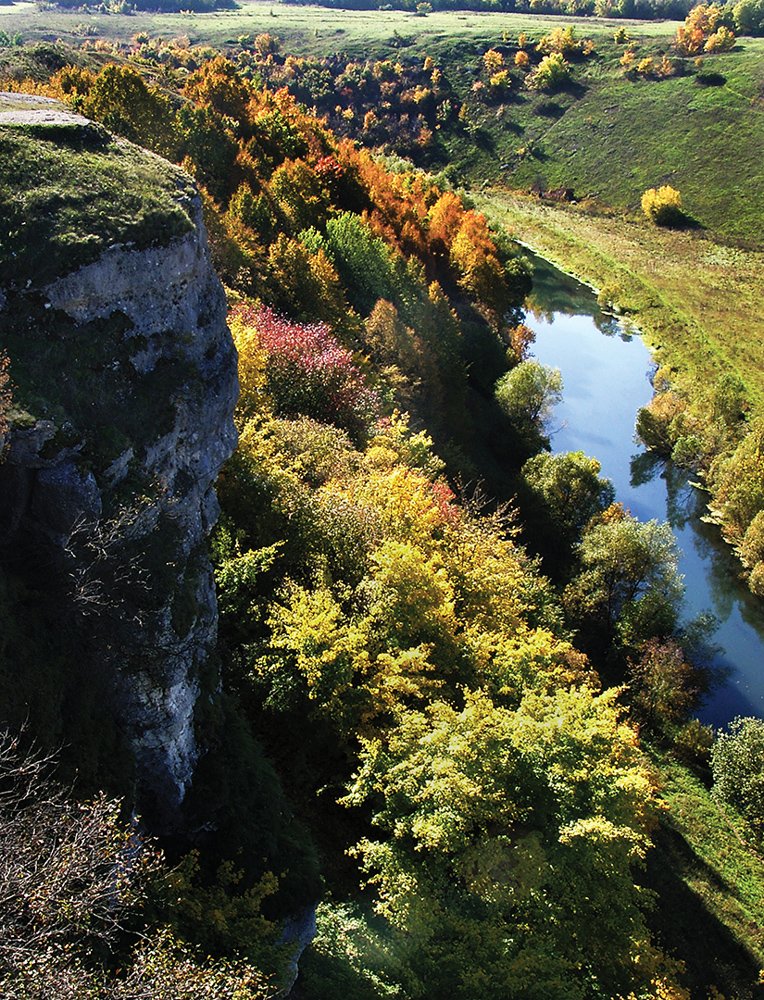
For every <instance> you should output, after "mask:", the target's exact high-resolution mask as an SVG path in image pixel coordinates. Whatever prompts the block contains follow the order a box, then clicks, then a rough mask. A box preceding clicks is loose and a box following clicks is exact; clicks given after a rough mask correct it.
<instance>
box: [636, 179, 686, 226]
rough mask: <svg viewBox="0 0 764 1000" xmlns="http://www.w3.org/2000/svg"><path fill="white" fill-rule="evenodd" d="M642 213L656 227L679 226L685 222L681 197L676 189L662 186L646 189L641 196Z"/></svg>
mask: <svg viewBox="0 0 764 1000" xmlns="http://www.w3.org/2000/svg"><path fill="white" fill-rule="evenodd" d="M641 204H642V211H643V212H644V213H645V215H646V216H647V217H648V219H649V220H650V221H651V222H654V223H655V225H656V226H681V225H682V224H683V223H684V222H686V221H687V220H686V216H685V214H684V212H683V211H682V196H681V194H680V193H679V191H677V190H676V188H672V187H671V186H670V185H668V184H664V185H663V186H662V187H659V188H648V189H647V191H645V193H644V194H643V195H642V202H641Z"/></svg>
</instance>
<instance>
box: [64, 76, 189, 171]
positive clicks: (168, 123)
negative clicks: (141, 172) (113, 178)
mask: <svg viewBox="0 0 764 1000" xmlns="http://www.w3.org/2000/svg"><path fill="white" fill-rule="evenodd" d="M82 83H83V81H82V78H81V77H76V78H75V77H71V76H70V77H62V78H61V79H60V85H61V86H62V88H63V87H68V86H71V87H72V88H73V90H74V92H75V93H77V92H78V91H77V87H78V86H80V85H82ZM80 109H81V111H82V113H83V114H85V115H87V116H88V117H89V118H94V119H95V120H96V121H100V122H103V124H104V125H105V126H106V127H107V128H108V129H110V130H111V131H112V132H116V133H117V134H118V135H123V136H125V138H127V139H130V140H131V141H132V142H137V143H139V144H141V145H143V146H148V147H149V148H150V149H153V150H154V151H155V152H157V153H161V154H163V155H164V156H170V157H172V156H174V155H175V152H176V150H175V142H174V137H173V129H172V114H171V107H170V102H169V101H168V99H167V98H166V97H165V96H164V95H163V94H161V93H160V91H159V90H158V89H156V88H153V87H149V86H148V84H147V83H146V82H145V80H144V79H143V77H142V76H141V75H140V73H138V71H137V70H135V69H133V68H132V67H131V66H117V65H115V64H113V63H110V64H109V65H108V66H104V68H103V70H101V72H100V73H99V74H98V76H97V77H95V79H94V80H92V82H90V81H87V92H86V95H85V96H84V97H83V98H82V100H81V103H80Z"/></svg>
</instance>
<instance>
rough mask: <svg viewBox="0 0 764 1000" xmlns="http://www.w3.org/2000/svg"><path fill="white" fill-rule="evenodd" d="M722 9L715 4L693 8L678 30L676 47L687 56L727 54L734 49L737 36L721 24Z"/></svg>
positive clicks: (702, 4)
mask: <svg viewBox="0 0 764 1000" xmlns="http://www.w3.org/2000/svg"><path fill="white" fill-rule="evenodd" d="M722 14H723V11H722V8H721V7H719V6H717V5H715V4H706V3H700V4H698V5H697V6H695V7H693V8H692V10H691V11H690V12H689V14H688V15H687V17H686V18H685V21H684V24H683V25H680V26H679V28H677V33H676V38H675V40H674V45H675V46H676V48H677V50H678V51H679V52H681V53H682V55H686V56H697V55H700V54H701V53H702V52H727V51H729V49H731V48H734V45H735V35H734V34H733V33H732V31H730V29H729V27H727V26H726V25H724V24H721V23H720V22H721V18H722Z"/></svg>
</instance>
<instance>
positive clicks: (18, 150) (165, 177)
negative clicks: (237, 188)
mask: <svg viewBox="0 0 764 1000" xmlns="http://www.w3.org/2000/svg"><path fill="white" fill-rule="evenodd" d="M0 164H2V169H0V280H1V281H2V284H3V285H4V286H8V285H10V284H12V283H18V282H26V281H32V282H33V283H34V284H35V285H38V286H41V285H44V284H45V283H46V282H48V281H50V280H52V279H53V278H55V277H59V276H61V275H62V274H66V273H67V272H70V271H72V270H74V269H75V268H76V267H79V266H80V265H82V264H87V263H90V262H91V261H93V260H96V259H97V258H98V257H99V256H100V254H101V253H103V251H104V250H105V249H107V248H108V247H109V246H112V245H114V244H126V243H130V244H135V246H136V248H141V247H145V246H148V245H150V244H155V243H158V244H166V243H167V242H169V241H170V240H171V239H172V238H173V237H175V236H179V235H182V234H183V233H186V232H189V231H190V230H191V229H192V228H193V223H192V221H191V218H190V217H189V214H188V211H187V206H188V199H189V198H190V197H191V196H192V194H193V185H192V182H191V180H190V179H189V178H188V177H187V176H186V175H185V174H184V173H183V172H182V171H181V170H179V169H178V168H176V167H172V166H171V165H170V164H168V163H165V162H164V161H163V160H161V159H159V158H158V157H156V156H153V155H152V154H150V153H146V152H145V151H144V150H142V149H139V148H137V147H135V146H132V145H130V144H129V143H126V142H123V141H116V140H112V139H110V138H109V137H108V136H106V135H105V134H103V133H99V132H97V131H96V130H86V129H83V128H81V127H79V128H78V127H72V128H66V127H59V126H50V127H48V128H40V127H39V126H35V127H26V126H20V125H0Z"/></svg>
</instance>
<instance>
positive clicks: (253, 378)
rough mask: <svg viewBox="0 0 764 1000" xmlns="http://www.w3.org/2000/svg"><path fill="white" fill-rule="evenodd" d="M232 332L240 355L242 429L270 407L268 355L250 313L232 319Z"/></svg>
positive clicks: (238, 419) (239, 414)
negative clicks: (268, 405)
mask: <svg viewBox="0 0 764 1000" xmlns="http://www.w3.org/2000/svg"><path fill="white" fill-rule="evenodd" d="M228 325H229V328H230V330H231V336H232V337H233V342H234V344H235V345H236V350H237V351H238V353H239V402H238V404H237V406H236V423H237V425H238V427H239V429H241V428H242V427H243V426H244V424H245V423H246V421H247V420H250V419H251V418H252V417H254V416H256V415H257V414H258V413H260V412H261V411H262V409H263V408H264V407H265V406H266V405H267V397H266V395H265V363H266V360H267V354H266V352H265V350H264V349H263V348H262V347H261V346H260V337H259V335H258V332H257V327H256V326H255V323H254V320H253V318H252V317H251V316H250V315H249V311H247V310H240V311H237V312H234V313H232V314H231V316H230V317H229V321H228Z"/></svg>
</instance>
